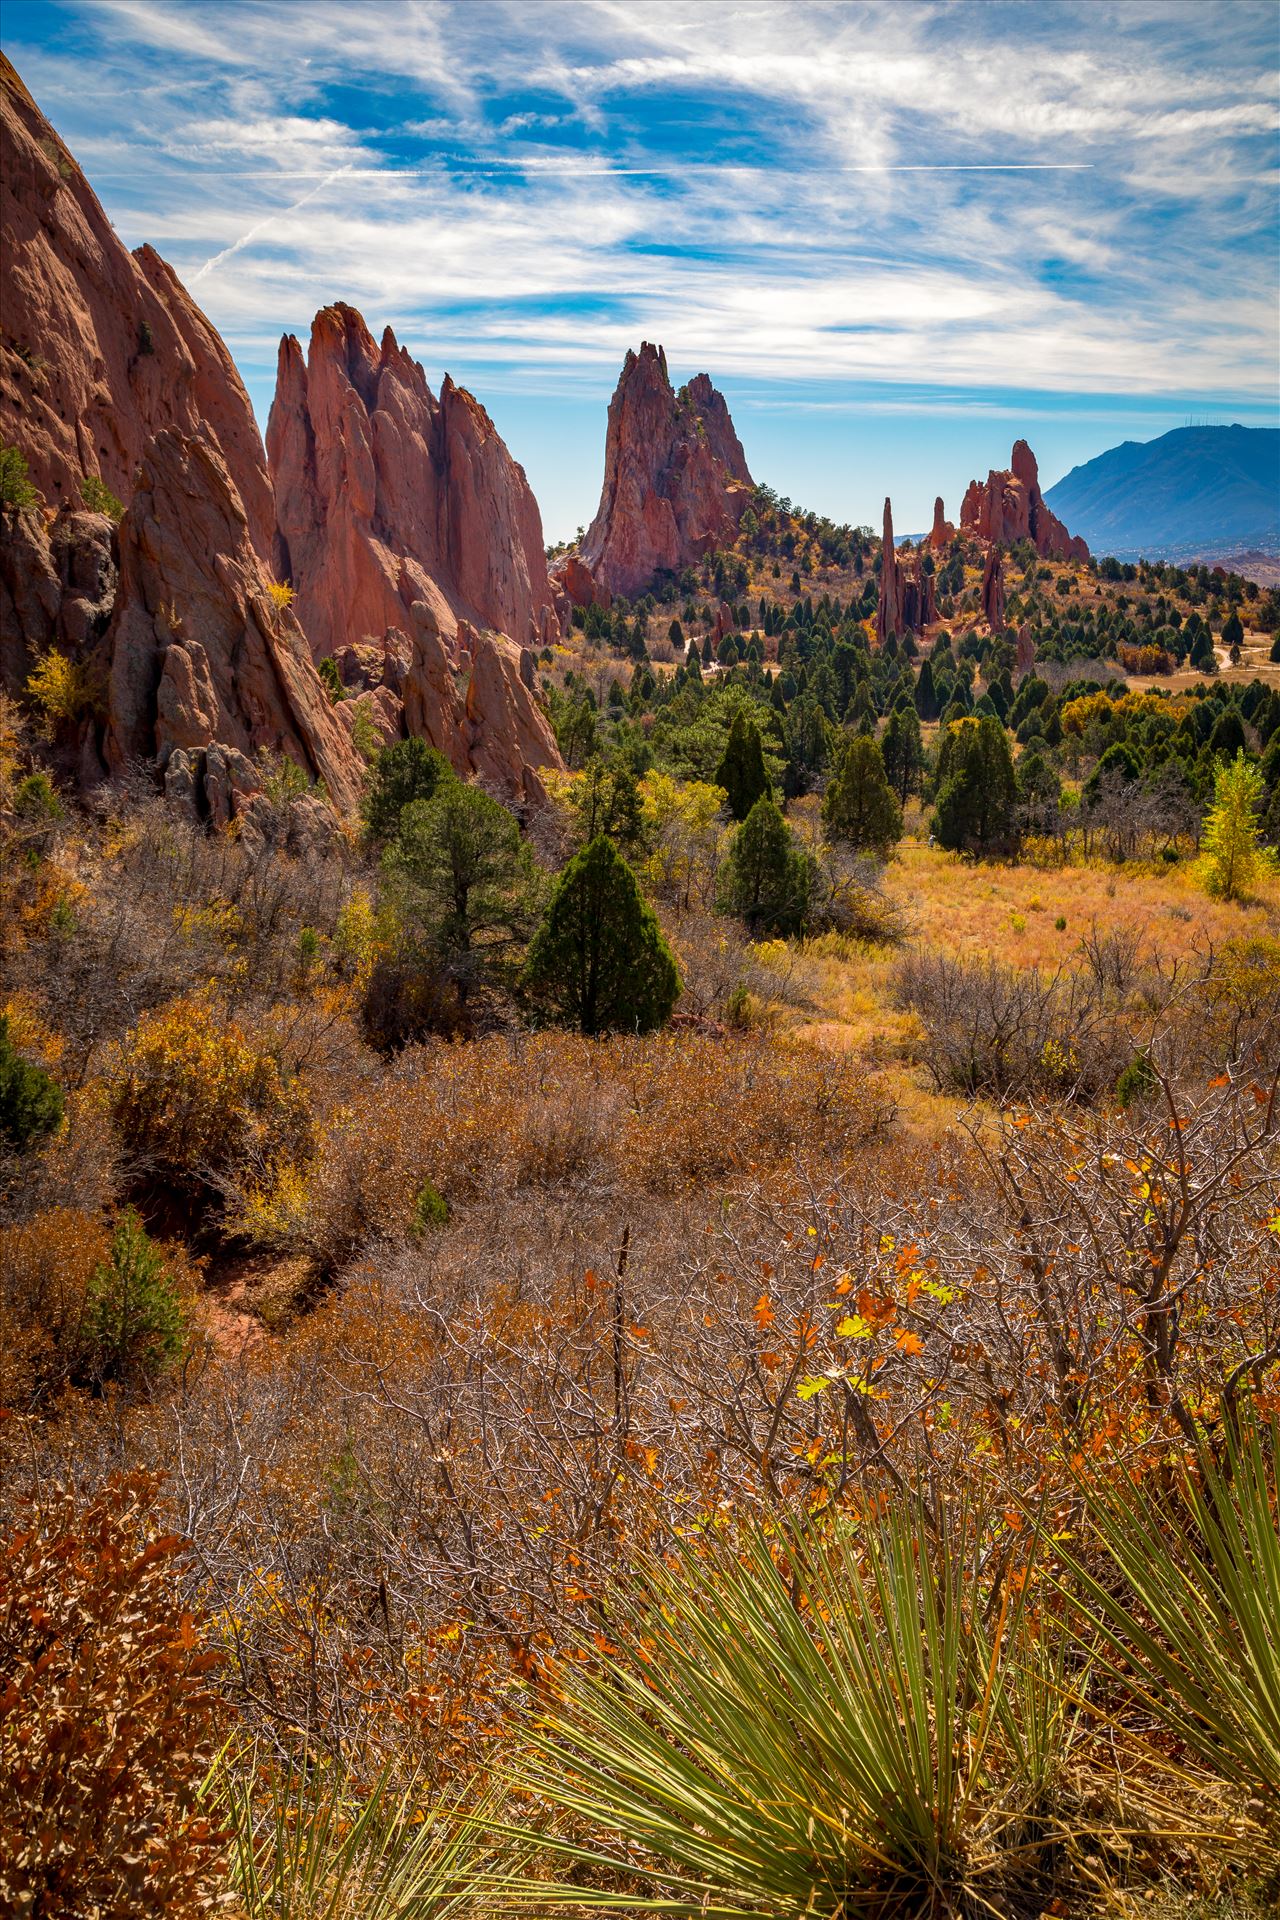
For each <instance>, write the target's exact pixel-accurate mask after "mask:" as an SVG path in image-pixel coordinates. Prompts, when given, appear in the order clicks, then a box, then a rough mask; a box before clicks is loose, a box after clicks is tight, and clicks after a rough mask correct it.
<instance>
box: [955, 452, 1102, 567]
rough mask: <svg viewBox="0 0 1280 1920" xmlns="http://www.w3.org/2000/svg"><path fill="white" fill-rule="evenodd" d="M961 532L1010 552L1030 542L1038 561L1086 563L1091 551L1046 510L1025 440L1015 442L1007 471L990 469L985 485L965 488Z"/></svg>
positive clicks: (1038, 480) (1033, 459) (977, 482)
mask: <svg viewBox="0 0 1280 1920" xmlns="http://www.w3.org/2000/svg"><path fill="white" fill-rule="evenodd" d="M960 526H961V529H962V530H963V531H964V532H966V533H971V534H976V535H977V536H978V537H979V538H980V539H982V540H994V541H996V542H998V543H999V544H1000V545H1001V546H1014V545H1016V543H1017V542H1018V541H1019V540H1030V541H1031V543H1032V545H1033V546H1034V547H1035V550H1036V552H1037V553H1038V554H1039V555H1040V557H1041V559H1042V560H1082V561H1083V560H1087V559H1088V558H1089V549H1088V547H1087V546H1086V545H1085V542H1084V541H1083V540H1082V539H1081V538H1080V536H1079V535H1078V534H1071V533H1068V532H1067V529H1066V528H1065V527H1064V526H1063V524H1062V522H1061V520H1059V519H1058V517H1057V515H1056V514H1054V513H1053V512H1051V511H1050V509H1049V508H1048V507H1047V506H1046V505H1045V503H1044V498H1043V496H1042V494H1041V492H1040V475H1039V470H1038V469H1037V466H1036V457H1035V455H1034V453H1032V451H1031V449H1030V447H1029V446H1028V445H1027V443H1026V441H1025V440H1016V441H1015V442H1014V447H1013V456H1012V459H1011V461H1010V464H1009V467H1008V469H1007V470H1006V471H1004V472H1000V473H998V472H996V471H995V470H994V469H993V470H992V471H991V472H990V473H989V474H988V475H987V481H986V485H985V486H983V485H982V484H981V483H980V482H979V481H977V480H971V481H970V482H969V487H968V491H967V492H966V493H965V496H964V504H963V506H962V507H961V509H960Z"/></svg>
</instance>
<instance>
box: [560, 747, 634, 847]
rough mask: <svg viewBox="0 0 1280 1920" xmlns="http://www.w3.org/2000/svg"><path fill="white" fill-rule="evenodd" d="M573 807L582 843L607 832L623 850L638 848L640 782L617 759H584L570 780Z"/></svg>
mask: <svg viewBox="0 0 1280 1920" xmlns="http://www.w3.org/2000/svg"><path fill="white" fill-rule="evenodd" d="M573 808H574V811H575V813H576V814H577V816H578V820H579V822H580V824H581V832H582V843H583V845H584V846H585V845H586V844H587V842H588V841H591V840H594V839H595V838H596V835H597V834H601V833H604V834H607V835H608V837H609V839H610V840H612V841H613V842H614V843H615V845H617V846H619V847H621V848H622V850H623V851H624V853H631V852H633V851H635V850H636V849H638V848H639V847H640V845H641V843H642V842H643V839H644V818H643V813H642V809H641V802H640V786H639V782H638V781H637V780H636V776H635V774H634V773H633V772H632V770H631V768H630V767H629V766H627V765H626V764H625V762H623V761H621V760H615V761H614V762H613V763H612V764H608V763H606V762H605V761H604V760H601V759H599V758H597V759H594V760H590V761H588V763H587V765H586V766H585V767H584V768H583V771H582V776H581V778H580V779H579V780H577V781H575V782H574V788H573Z"/></svg>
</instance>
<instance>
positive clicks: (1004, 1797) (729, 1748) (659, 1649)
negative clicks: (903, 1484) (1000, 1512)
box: [521, 1499, 1048, 1920]
mask: <svg viewBox="0 0 1280 1920" xmlns="http://www.w3.org/2000/svg"><path fill="white" fill-rule="evenodd" d="M983 1543H984V1535H983V1530H982V1528H981V1527H980V1526H979V1525H978V1524H977V1523H976V1521H975V1519H974V1517H973V1516H972V1515H970V1514H968V1513H967V1512H959V1513H956V1514H952V1515H951V1516H950V1517H948V1518H946V1519H945V1520H944V1522H943V1523H942V1524H941V1525H940V1526H938V1527H930V1526H929V1525H927V1524H926V1521H925V1515H924V1511H923V1508H922V1507H921V1506H920V1505H919V1504H918V1503H917V1502H916V1501H914V1500H910V1499H908V1500H904V1501H903V1502H902V1503H901V1504H900V1505H899V1506H898V1507H897V1508H896V1509H895V1510H893V1511H891V1512H889V1513H887V1514H886V1515H885V1516H884V1517H882V1518H879V1519H875V1520H870V1521H867V1522H865V1523H862V1524H860V1525H858V1526H856V1527H855V1526H852V1525H844V1524H839V1523H836V1524H834V1525H833V1526H832V1527H831V1529H830V1531H829V1532H828V1533H827V1535H826V1537H825V1538H824V1539H822V1540H821V1541H817V1540H808V1541H796V1540H791V1541H786V1542H779V1541H774V1542H770V1541H769V1540H767V1539H765V1538H764V1537H763V1536H761V1535H759V1534H755V1535H752V1536H749V1537H748V1538H747V1539H746V1540H745V1541H738V1542H735V1543H734V1544H732V1545H727V1544H725V1543H723V1542H719V1541H713V1542H710V1543H704V1544H703V1545H702V1546H701V1547H700V1548H699V1549H695V1548H692V1547H690V1548H688V1549H686V1550H685V1551H683V1552H682V1553H680V1554H679V1556H678V1557H677V1560H676V1562H675V1564H674V1565H665V1564H660V1565H654V1564H649V1565H647V1566H646V1567H644V1568H643V1569H642V1570H641V1572H640V1574H639V1575H638V1577H637V1580H636V1582H635V1584H634V1585H633V1587H632V1588H631V1589H630V1590H629V1597H628V1596H622V1597H620V1598H619V1599H618V1600H617V1601H616V1602H615V1604H614V1610H613V1612H612V1613H611V1616H610V1620H609V1628H608V1631H609V1633H610V1635H611V1637H612V1639H613V1641H615V1642H616V1643H617V1644H616V1649H615V1650H614V1651H613V1652H612V1653H611V1654H609V1655H606V1656H605V1657H603V1658H596V1657H594V1656H593V1657H592V1658H591V1659H589V1660H587V1661H584V1662H581V1663H569V1665H568V1666H567V1667H566V1669H565V1671H564V1673H563V1675H562V1680H561V1692H560V1693H559V1694H558V1695H557V1697H556V1698H555V1699H553V1700H551V1701H549V1702H548V1704H547V1706H546V1709H545V1712H544V1715H543V1718H542V1720H541V1722H540V1724H539V1728H538V1731H537V1733H536V1734H535V1737H534V1751H533V1755H532V1758H531V1761H530V1762H529V1764H528V1765H527V1766H525V1767H524V1768H523V1769H522V1777H521V1785H522V1786H524V1787H525V1788H527V1789H529V1790H531V1791H532V1792H533V1793H534V1794H535V1795H536V1796H537V1797H538V1798H539V1799H540V1800H542V1801H543V1802H544V1803H545V1804H548V1805H550V1806H552V1807H554V1808H556V1809H558V1810H560V1812H561V1813H562V1814H567V1815H569V1816H570V1817H571V1819H572V1821H573V1823H575V1824H576V1826H577V1827H578V1830H579V1831H581V1828H582V1827H583V1825H585V1827H586V1828H587V1830H588V1831H589V1832H590V1833H591V1834H592V1835H598V1836H607V1838H601V1839H599V1840H598V1841H597V1840H594V1839H593V1840H592V1841H589V1842H584V1843H582V1844H577V1843H571V1842H569V1841H567V1840H565V1841H560V1842H558V1843H552V1844H558V1845H559V1847H560V1850H561V1852H562V1854H565V1855H568V1856H570V1857H572V1858H573V1859H574V1861H575V1862H576V1866H577V1872H576V1875H575V1878H576V1879H578V1880H579V1881H581V1880H583V1879H584V1878H585V1877H587V1872H590V1877H591V1878H592V1879H593V1880H598V1881H599V1883H600V1884H599V1886H598V1887H596V1886H592V1887H587V1886H584V1885H582V1884H578V1885H575V1886H574V1887H573V1889H572V1893H571V1895H570V1890H569V1889H567V1888H565V1889H562V1892H563V1894H564V1896H565V1897H566V1898H570V1897H571V1900H572V1904H573V1905H574V1907H575V1908H587V1907H602V1906H605V1907H608V1906H614V1907H619V1906H631V1907H633V1908H640V1909H643V1910H644V1911H645V1912H646V1913H652V1914H659V1913H662V1914H680V1915H688V1916H693V1915H699V1916H707V1917H708V1920H712V1917H715V1916H718V1917H719V1920H731V1916H739V1915H746V1914H756V1915H758V1914H769V1915H771V1916H773V1917H774V1920H790V1916H800V1915H805V1916H808V1917H809V1920H844V1917H847V1916H851V1915H853V1914H854V1913H855V1912H856V1913H857V1914H858V1915H860V1916H861V1915H864V1914H872V1913H875V1912H878V1911H883V1912H886V1913H887V1912H890V1911H897V1910H899V1908H900V1909H901V1911H903V1912H907V1911H922V1912H928V1911H932V1910H936V1911H937V1912H939V1913H941V1912H944V1911H955V1910H958V1907H959V1906H962V1905H963V1902H964V1901H965V1899H966V1898H967V1897H968V1896H969V1894H970V1893H971V1892H972V1894H973V1896H974V1897H975V1898H976V1899H978V1900H981V1897H982V1896H981V1892H980V1889H981V1886H982V1884H983V1883H984V1880H985V1881H990V1877H991V1876H994V1875H1000V1874H1003V1875H1004V1876H1005V1877H1006V1878H1007V1871H1008V1867H1009V1861H1008V1858H1007V1857H1004V1856H1002V1849H1001V1846H1000V1837H1001V1834H1002V1832H1003V1831H1004V1830H1005V1829H1006V1828H1008V1829H1009V1830H1010V1831H1011V1832H1012V1830H1013V1826H1014V1823H1015V1822H1016V1821H1017V1820H1018V1819H1019V1817H1020V1815H1021V1814H1022V1813H1023V1812H1024V1811H1025V1808H1026V1800H1027V1786H1026V1783H1025V1782H1023V1781H1021V1780H1020V1779H1018V1778H1017V1777H1016V1775H1017V1771H1018V1767H1019V1761H1018V1758H1017V1754H1016V1752H1015V1751H1014V1746H1015V1745H1016V1742H1011V1741H1009V1740H1007V1739H1005V1738H1003V1737H1002V1735H1001V1732H1000V1729H1001V1727H1002V1726H1003V1725H1006V1724H1012V1723H1011V1721H1010V1711H1009V1707H1008V1703H1007V1701H1006V1698H1005V1696H1006V1693H1007V1690H1008V1689H1009V1687H1010V1686H1011V1685H1012V1684H1013V1683H1014V1675H1013V1671H1012V1668H1011V1666H1010V1665H1009V1664H1008V1663H1007V1662H1006V1660H1005V1657H1004V1655H1005V1650H1006V1648H1007V1647H1008V1646H1009V1644H1010V1643H1011V1642H1012V1641H1013V1640H1014V1639H1016V1638H1017V1637H1018V1636H1019V1634H1020V1631H1021V1624H1020V1623H1021V1614H1022V1606H1023V1602H1022V1597H1021V1596H1022V1592H1023V1584H1022V1582H1021V1581H1020V1580H1017V1579H1013V1580H1006V1581H1004V1582H1002V1583H1001V1584H1000V1585H999V1586H998V1587H997V1588H996V1591H995V1592H994V1593H993V1592H992V1591H991V1585H992V1582H991V1576H990V1575H989V1574H988V1575H987V1576H986V1578H985V1580H984V1578H983V1576H982V1574H981V1566H982V1550H983ZM987 1544H988V1545H989V1539H988V1541H987ZM1047 1724H1048V1722H1047V1720H1046V1722H1045V1725H1046V1726H1047ZM1046 1765H1047V1762H1046ZM1018 1846H1019V1848H1020V1850H1021V1857H1022V1860H1023V1864H1024V1865H1027V1864H1028V1863H1029V1860H1030V1855H1031V1854H1032V1853H1033V1852H1034V1851H1035V1842H1034V1841H1033V1842H1031V1843H1030V1844H1029V1843H1028V1841H1027V1837H1026V1832H1025V1828H1022V1829H1021V1830H1020V1832H1019V1836H1018ZM584 1870H585V1871H584ZM591 1870H594V1871H591ZM991 1884H994V1882H993V1881H991ZM626 1885H630V1886H631V1887H632V1888H634V1889H635V1891H634V1892H631V1893H625V1892H622V1891H621V1890H620V1889H621V1887H623V1886H626Z"/></svg>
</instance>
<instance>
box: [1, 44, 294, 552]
mask: <svg viewBox="0 0 1280 1920" xmlns="http://www.w3.org/2000/svg"><path fill="white" fill-rule="evenodd" d="M0 194H2V210H0V243H2V251H3V257H4V276H5V277H4V306H3V319H2V323H0V441H5V442H7V443H10V444H12V445H15V446H17V447H19V448H20V449H21V451H22V452H23V454H25V456H26V460H27V465H28V469H29V471H30V474H31V478H32V480H33V481H34V483H35V485H36V486H37V487H38V488H39V489H40V490H41V492H42V493H43V494H44V495H45V498H46V500H47V502H48V504H49V505H50V506H58V505H59V504H66V505H68V506H70V507H73V508H74V507H76V506H78V505H79V503H80V499H81V483H82V481H83V479H84V477H85V476H86V475H94V476H97V477H99V478H100V479H102V480H103V481H104V482H105V483H106V485H107V486H108V487H109V488H110V489H111V491H112V492H113V493H114V494H116V495H117V496H118V498H119V499H120V500H121V501H123V502H124V503H125V504H126V505H127V504H128V502H129V498H130V495H131V494H132V492H133V485H134V473H135V470H136V468H137V465H138V462H139V460H140V459H141V457H142V453H143V449H144V448H145V446H146V444H147V442H148V440H149V439H150V438H151V436H152V435H153V434H154V433H156V432H158V431H159V430H160V429H161V428H164V427H175V428H177V429H178V430H179V431H180V432H182V433H185V434H192V433H195V432H196V431H197V430H199V429H201V428H203V430H204V431H206V432H208V433H210V434H212V435H213V437H214V438H215V439H216V441H217V443H218V445H219V446H220V447H221V449H222V453H223V457H224V459H225V461H226V463H227V466H228V468H229V469H230V472H231V477H232V480H233V482H234V485H235V488H236V491H237V493H238V494H239V496H240V498H241V500H242V501H243V503H244V510H245V513H246V515H247V517H248V524H249V529H250V535H251V538H252V541H253V544H254V546H255V547H256V549H257V551H258V553H259V555H260V556H261V557H262V558H264V559H267V558H269V556H270V551H271V547H270V541H271V528H272V512H271V491H270V485H269V482H268V480H267V474H266V466H265V463H264V460H263V450H262V440H261V437H260V435H259V433H258V429H257V425H256V423H255V421H254V417H253V409H252V408H251V406H250V405H249V398H248V395H247V394H246V393H245V390H244V387H243V385H242V384H241V381H240V377H239V375H238V374H237V372H236V370H235V367H234V365H233V364H232V361H231V356H230V355H229V354H228V352H227V350H226V348H225V346H224V345H223V343H222V341H221V340H220V339H219V338H218V335H217V334H216V333H215V332H214V330H213V328H212V327H211V326H210V325H209V323H208V321H207V320H206V319H205V317H204V315H203V314H202V313H201V312H200V311H199V309H198V308H197V307H196V306H195V304H194V303H193V301H192V300H191V298H190V296H189V295H188V294H187V293H186V292H185V290H184V289H183V287H182V286H181V284H180V283H179V281H178V279H177V277H176V276H175V275H174V273H173V272H172V271H171V269H170V268H169V267H167V266H166V265H165V263H164V261H163V260H161V258H160V256H159V255H158V254H157V253H155V252H153V250H152V249H151V248H150V247H143V248H140V249H139V251H138V252H137V253H134V254H131V253H129V252H128V250H127V249H126V248H125V247H124V246H123V244H122V243H121V241H120V239H119V238H118V236H117V235H116V233H115V230H114V228H113V227H112V226H111V223H110V221H109V220H108V219H107V216H106V214H105V213H104V212H103V210H102V208H101V206H100V205H99V203H98V200H97V197H96V196H95V194H94V192H93V189H92V188H91V187H90V185H89V183H88V181H87V180H86V179H85V177H84V175H83V173H81V171H80V169H79V167H78V166H77V165H76V162H75V161H74V159H73V158H72V157H71V155H70V153H68V151H67V149H66V147H65V146H64V145H63V144H62V142H61V141H60V140H59V138H58V136H57V135H56V134H55V132H54V130H53V128H52V127H51V126H50V125H49V122H48V121H47V120H46V119H45V118H44V115H43V114H42V113H41V112H40V109H39V108H38V107H37V105H36V103H35V101H34V100H33V99H32V98H31V95H30V94H29V93H28V92H27V90H26V88H25V87H24V86H23V84H22V82H21V80H20V79H19V78H18V76H17V74H16V73H15V72H14V70H13V67H12V66H11V65H10V63H9V61H8V60H6V59H5V58H4V56H3V55H0Z"/></svg>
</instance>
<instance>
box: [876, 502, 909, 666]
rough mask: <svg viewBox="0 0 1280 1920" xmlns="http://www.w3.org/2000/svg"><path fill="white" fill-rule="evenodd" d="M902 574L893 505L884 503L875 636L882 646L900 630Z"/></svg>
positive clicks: (901, 625)
mask: <svg viewBox="0 0 1280 1920" xmlns="http://www.w3.org/2000/svg"><path fill="white" fill-rule="evenodd" d="M902 627H903V621H902V576H901V574H900V572H899V569H898V552H897V548H896V547H895V546H894V544H893V506H892V503H891V502H890V501H889V500H887V499H886V501H885V503H884V533H883V536H882V538H881V542H880V598H879V601H878V602H877V605H876V638H877V639H878V640H879V642H880V645H881V646H883V645H884V643H885V641H886V640H887V639H888V638H889V636H890V634H894V635H897V634H899V633H901V632H902Z"/></svg>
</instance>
